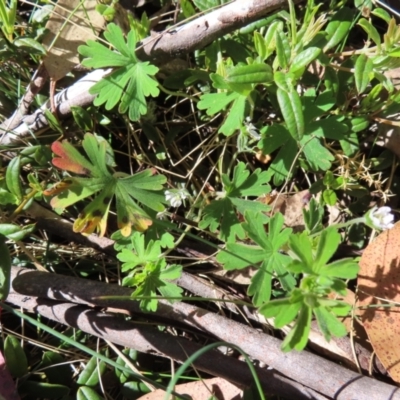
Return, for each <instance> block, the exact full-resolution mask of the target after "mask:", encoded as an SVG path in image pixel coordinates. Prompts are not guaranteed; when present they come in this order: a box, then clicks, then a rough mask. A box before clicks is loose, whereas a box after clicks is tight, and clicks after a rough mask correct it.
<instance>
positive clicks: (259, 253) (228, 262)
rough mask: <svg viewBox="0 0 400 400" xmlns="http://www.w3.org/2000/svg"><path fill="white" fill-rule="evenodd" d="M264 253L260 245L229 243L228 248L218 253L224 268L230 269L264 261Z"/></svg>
mask: <svg viewBox="0 0 400 400" xmlns="http://www.w3.org/2000/svg"><path fill="white" fill-rule="evenodd" d="M264 255H265V251H264V250H263V249H262V248H260V247H258V246H250V245H246V244H241V243H228V244H227V245H226V250H221V251H220V252H219V253H218V254H217V261H218V262H220V263H221V264H224V269H226V270H228V271H230V270H234V269H243V268H246V267H248V266H249V265H256V264H258V263H259V262H261V261H263V259H264Z"/></svg>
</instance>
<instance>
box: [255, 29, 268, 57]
mask: <svg viewBox="0 0 400 400" xmlns="http://www.w3.org/2000/svg"><path fill="white" fill-rule="evenodd" d="M253 41H254V47H255V49H256V52H257V54H258V57H259V59H260V60H261V61H265V60H266V59H267V57H268V50H267V44H266V43H265V40H264V38H263V36H262V35H261V34H260V33H259V32H258V31H254V37H253Z"/></svg>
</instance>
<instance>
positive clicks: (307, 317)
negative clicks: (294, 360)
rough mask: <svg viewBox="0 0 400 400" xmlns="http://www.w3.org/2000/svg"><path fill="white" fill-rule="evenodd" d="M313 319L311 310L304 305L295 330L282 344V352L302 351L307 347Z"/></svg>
mask: <svg viewBox="0 0 400 400" xmlns="http://www.w3.org/2000/svg"><path fill="white" fill-rule="evenodd" d="M311 317H312V310H311V308H310V307H308V306H306V305H304V304H303V306H302V307H301V309H300V312H299V316H298V318H297V320H296V322H295V325H294V327H293V329H292V330H291V331H290V332H289V333H288V334H287V336H286V337H285V339H284V341H283V343H282V346H281V349H282V351H284V352H287V351H290V350H293V349H295V350H298V351H301V350H303V349H304V347H306V345H307V341H308V335H309V333H310V328H311Z"/></svg>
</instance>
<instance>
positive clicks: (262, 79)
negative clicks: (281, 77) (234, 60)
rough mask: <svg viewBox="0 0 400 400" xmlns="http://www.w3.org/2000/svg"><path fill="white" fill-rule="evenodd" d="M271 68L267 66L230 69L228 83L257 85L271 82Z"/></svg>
mask: <svg viewBox="0 0 400 400" xmlns="http://www.w3.org/2000/svg"><path fill="white" fill-rule="evenodd" d="M272 80H273V73H272V68H271V67H270V66H269V65H268V64H251V65H240V66H236V67H234V68H232V69H231V70H230V71H229V72H228V74H227V76H226V81H227V82H228V83H238V84H257V83H268V82H272Z"/></svg>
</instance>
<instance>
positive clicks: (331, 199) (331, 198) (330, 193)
mask: <svg viewBox="0 0 400 400" xmlns="http://www.w3.org/2000/svg"><path fill="white" fill-rule="evenodd" d="M322 198H323V199H324V202H325V203H326V204H327V205H329V206H334V205H335V204H336V202H337V196H336V193H335V191H334V190H332V189H326V190H324V191H323V192H322Z"/></svg>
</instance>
